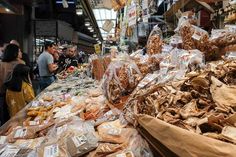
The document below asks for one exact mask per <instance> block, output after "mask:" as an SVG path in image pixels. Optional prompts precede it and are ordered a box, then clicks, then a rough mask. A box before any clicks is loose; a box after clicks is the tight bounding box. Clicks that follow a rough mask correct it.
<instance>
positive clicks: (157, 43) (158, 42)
mask: <svg viewBox="0 0 236 157" xmlns="http://www.w3.org/2000/svg"><path fill="white" fill-rule="evenodd" d="M162 44H163V41H162V31H161V29H160V28H159V27H158V25H156V26H154V27H153V30H152V31H151V33H150V35H149V37H148V41H147V54H149V55H153V54H159V53H161V50H162Z"/></svg>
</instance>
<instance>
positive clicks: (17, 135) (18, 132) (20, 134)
mask: <svg viewBox="0 0 236 157" xmlns="http://www.w3.org/2000/svg"><path fill="white" fill-rule="evenodd" d="M26 133H27V129H26V128H21V129H17V130H16V133H15V136H14V138H21V137H24V136H25V135H26Z"/></svg>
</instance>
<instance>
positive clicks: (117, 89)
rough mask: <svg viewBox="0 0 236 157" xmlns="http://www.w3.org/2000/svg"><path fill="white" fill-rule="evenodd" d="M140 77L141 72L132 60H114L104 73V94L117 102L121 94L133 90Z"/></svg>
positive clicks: (113, 101) (111, 100)
mask: <svg viewBox="0 0 236 157" xmlns="http://www.w3.org/2000/svg"><path fill="white" fill-rule="evenodd" d="M141 79H142V74H141V72H140V71H139V69H138V67H137V65H136V64H135V62H134V61H131V60H129V61H120V60H118V61H114V62H112V63H111V64H110V66H109V68H108V69H107V71H106V73H105V75H104V80H103V90H104V95H105V96H106V97H107V99H108V100H109V101H110V102H112V103H116V102H119V99H120V98H121V97H122V96H125V95H127V94H129V93H131V92H132V91H133V90H134V88H135V87H136V86H137V84H138V83H139V81H140V80H141Z"/></svg>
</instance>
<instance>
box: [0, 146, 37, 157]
mask: <svg viewBox="0 0 236 157" xmlns="http://www.w3.org/2000/svg"><path fill="white" fill-rule="evenodd" d="M0 154H1V155H0V156H1V157H34V156H36V152H35V151H34V150H32V149H28V148H22V147H17V146H13V145H3V146H2V147H1V148H0Z"/></svg>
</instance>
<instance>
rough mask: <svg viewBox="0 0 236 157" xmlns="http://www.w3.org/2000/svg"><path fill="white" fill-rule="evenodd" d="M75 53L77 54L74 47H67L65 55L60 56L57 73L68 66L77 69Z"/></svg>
mask: <svg viewBox="0 0 236 157" xmlns="http://www.w3.org/2000/svg"><path fill="white" fill-rule="evenodd" d="M76 52H77V47H76V46H68V48H67V51H66V53H65V54H62V55H61V56H60V58H59V62H58V66H59V70H58V72H61V71H63V70H65V69H68V68H69V67H70V66H75V67H78V60H77V58H76Z"/></svg>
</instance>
